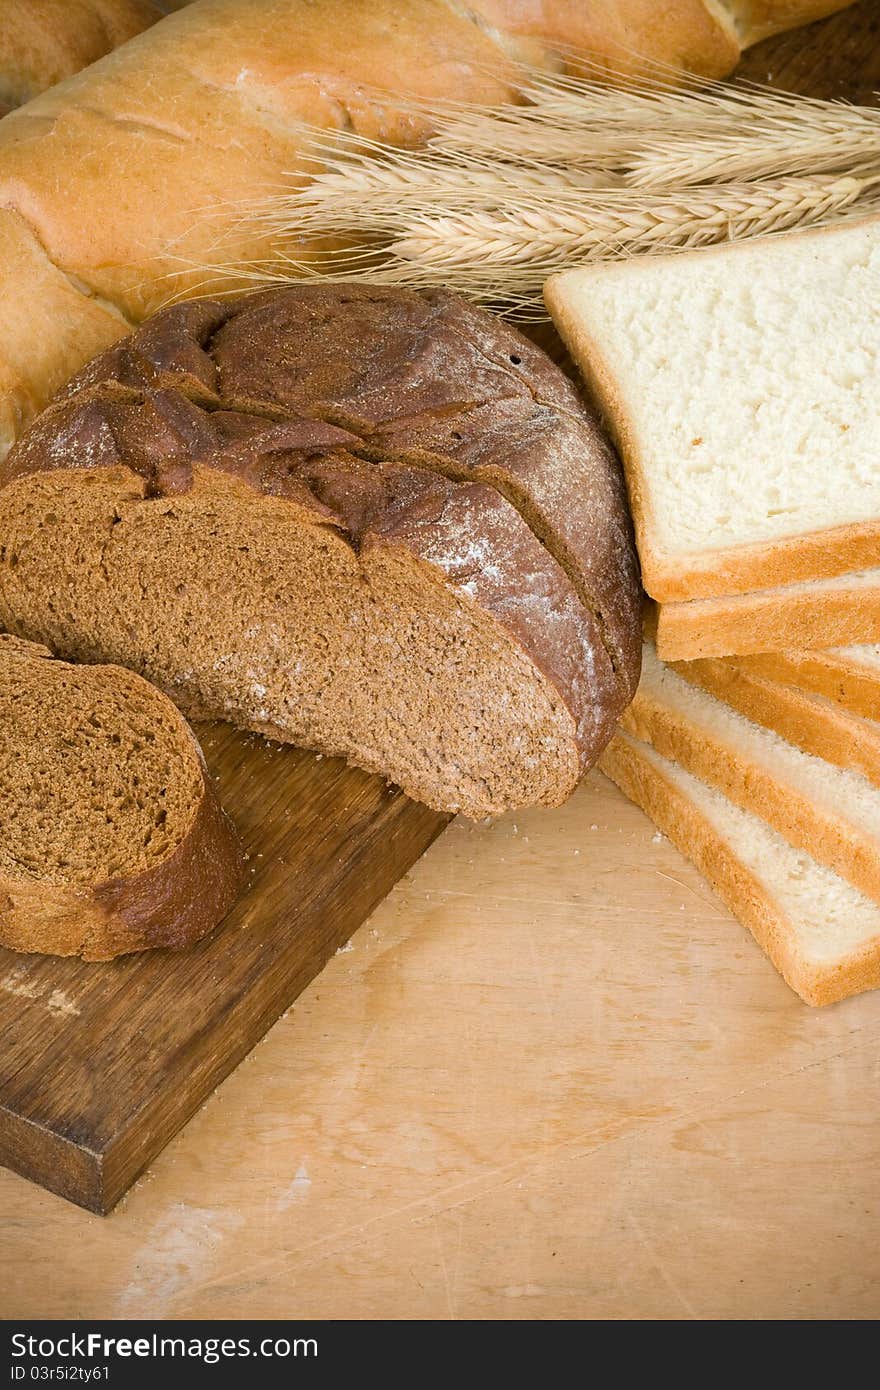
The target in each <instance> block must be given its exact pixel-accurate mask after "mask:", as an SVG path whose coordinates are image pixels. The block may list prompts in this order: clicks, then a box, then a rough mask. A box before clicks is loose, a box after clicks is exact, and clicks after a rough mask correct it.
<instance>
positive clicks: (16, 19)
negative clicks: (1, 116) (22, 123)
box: [0, 0, 165, 108]
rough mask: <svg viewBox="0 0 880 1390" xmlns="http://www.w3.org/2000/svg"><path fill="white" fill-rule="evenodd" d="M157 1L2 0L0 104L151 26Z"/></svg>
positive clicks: (13, 102)
mask: <svg viewBox="0 0 880 1390" xmlns="http://www.w3.org/2000/svg"><path fill="white" fill-rule="evenodd" d="M164 11H165V6H164V5H162V4H161V3H160V2H159V0H155V3H154V0H3V8H2V11H0V106H5V107H6V108H12V107H13V106H21V105H22V104H23V103H24V102H26V101H30V99H31V97H35V96H36V95H37V94H38V92H43V91H45V90H46V88H47V87H51V86H53V84H54V83H56V82H60V81H61V80H62V79H63V78H65V77H70V75H71V74H72V73H75V72H79V70H80V68H84V67H87V66H88V64H89V63H94V62H95V60H96V59H98V58H102V57H103V56H104V54H105V53H109V52H110V50H111V49H113V48H118V46H119V45H120V44H121V43H125V42H126V40H128V39H131V38H134V36H135V34H140V33H142V32H143V30H144V29H147V28H149V26H150V25H151V24H155V22H156V20H157V19H160V18H161V16H162V14H163V13H164Z"/></svg>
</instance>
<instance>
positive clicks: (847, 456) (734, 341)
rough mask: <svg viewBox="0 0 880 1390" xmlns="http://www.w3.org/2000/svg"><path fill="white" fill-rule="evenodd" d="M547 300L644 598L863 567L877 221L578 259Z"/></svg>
mask: <svg viewBox="0 0 880 1390" xmlns="http://www.w3.org/2000/svg"><path fill="white" fill-rule="evenodd" d="M545 297H546V300H547V304H548V307H549V309H550V312H551V313H552V315H553V318H554V320H555V322H556V325H557V327H558V328H559V330H560V332H561V334H562V336H563V338H564V339H565V341H566V343H567V344H568V347H569V349H570V351H571V353H572V356H573V357H574V359H575V361H576V362H577V363H578V366H579V367H580V369H581V371H582V372H583V374H584V376H585V377H586V379H587V382H588V384H589V385H590V387H591V388H592V390H593V391H594V393H595V394H596V395H597V397H598V399H599V403H600V405H601V407H602V409H603V412H604V414H605V416H606V419H607V421H608V423H609V425H610V427H611V429H612V431H613V432H614V434H615V436H616V440H617V443H618V446H619V448H620V451H621V454H622V456H623V460H624V465H625V468H626V473H627V482H628V486H629V491H630V497H631V500H632V504H633V511H634V514H635V521H636V531H637V537H638V543H639V553H640V556H641V560H642V570H643V576H644V583H645V588H646V589H647V591H648V593H649V594H651V595H652V596H653V597H654V598H657V599H661V600H664V601H678V600H687V599H690V598H697V597H711V596H718V595H726V594H736V593H745V592H748V591H749V590H751V589H754V588H759V587H767V586H772V585H777V584H782V583H786V582H788V581H790V580H805V579H810V578H821V577H827V576H830V575H835V574H841V573H844V572H846V571H848V570H859V569H863V568H865V567H867V566H868V565H869V564H871V563H872V560H873V559H874V558H875V557H876V554H877V543H878V540H880V462H878V460H880V412H878V410H877V398H876V380H877V368H878V361H880V219H878V218H866V219H864V220H862V221H859V222H855V223H844V224H840V225H836V226H833V227H827V228H821V229H819V230H813V231H805V232H797V233H792V234H790V235H786V236H782V237H773V238H768V239H758V240H751V241H743V242H737V243H733V244H730V245H727V246H722V247H713V248H710V249H704V250H699V251H692V252H687V253H685V254H680V255H668V256H643V257H633V258H631V259H630V260H627V261H618V262H613V263H603V264H599V265H594V266H585V267H582V268H579V269H576V270H571V271H566V272H563V273H562V274H561V275H557V276H554V277H553V278H552V279H551V280H550V281H549V282H548V284H547V287H546V291H545Z"/></svg>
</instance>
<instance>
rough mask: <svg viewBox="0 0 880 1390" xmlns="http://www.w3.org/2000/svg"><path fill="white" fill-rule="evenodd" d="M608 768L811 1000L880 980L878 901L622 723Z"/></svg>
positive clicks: (604, 764) (829, 1000) (605, 759)
mask: <svg viewBox="0 0 880 1390" xmlns="http://www.w3.org/2000/svg"><path fill="white" fill-rule="evenodd" d="M599 766H600V767H601V769H602V771H603V772H604V773H605V774H606V776H607V777H610V778H611V780H612V781H613V782H616V784H617V786H618V787H620V789H621V791H622V792H624V794H625V795H626V796H628V797H629V798H630V800H632V801H634V802H635V803H636V805H638V806H641V808H642V810H643V811H644V812H645V813H646V814H647V815H648V816H649V817H650V818H651V820H652V821H653V822H654V824H655V825H656V826H657V827H658V828H659V829H660V830H662V832H663V833H664V835H668V836H669V839H670V840H671V841H672V842H673V844H674V845H676V846H677V847H678V849H680V850H681V852H682V854H684V855H685V856H686V857H687V858H688V859H690V860H691V862H692V863H693V864H695V865H696V866H697V868H698V869H699V870H700V872H701V873H702V874H703V875H704V876H705V877H706V878H707V879H708V881H709V883H711V885H712V887H713V888H714V889H715V891H716V893H718V895H719V897H720V898H721V899H722V901H723V902H724V903H725V905H726V906H727V907H728V908H729V909H730V911H731V912H732V913H733V914H734V916H735V917H737V918H738V919H739V921H740V922H742V924H743V926H745V927H748V929H749V931H750V932H751V933H752V935H753V936H754V938H755V940H756V941H757V943H758V945H759V946H760V947H761V949H762V950H763V951H765V952H766V954H767V955H768V956H769V957H770V960H771V961H772V962H773V964H774V965H775V966H776V969H777V970H778V971H779V973H780V975H781V976H782V978H783V979H784V980H785V981H786V983H787V984H788V985H790V986H791V988H792V989H793V990H794V991H795V992H796V993H797V994H799V995H800V997H801V999H803V1000H804V1002H805V1003H807V1004H813V1005H823V1004H833V1003H835V1002H836V1001H837V1000H839V999H845V998H846V997H847V996H848V995H851V994H859V993H861V992H862V991H863V990H866V989H876V988H877V987H878V985H880V907H878V905H877V903H876V902H873V901H872V900H871V899H870V898H866V897H865V896H864V894H862V893H859V892H858V891H857V890H856V889H855V888H853V886H852V885H851V884H849V883H847V882H846V881H845V880H844V879H842V878H840V877H839V875H838V874H835V873H833V872H832V870H831V869H828V868H826V867H825V865H824V864H819V863H817V862H816V860H815V859H813V858H812V857H811V856H810V855H809V854H807V853H806V852H805V851H804V850H802V849H795V848H793V847H792V846H791V845H790V844H789V843H788V842H787V841H786V840H785V839H783V837H782V836H781V835H780V834H778V833H777V832H776V831H775V830H773V829H771V827H770V826H769V825H766V824H765V822H764V821H763V820H761V819H760V817H758V816H755V815H751V814H750V813H749V812H747V811H743V810H742V809H741V808H740V807H739V806H735V805H734V804H733V802H732V801H729V800H728V799H727V798H726V797H725V796H722V795H721V793H720V792H719V791H717V790H716V789H714V788H713V787H709V786H707V785H706V784H705V782H701V781H700V780H699V779H698V778H696V777H694V776H693V775H692V774H690V773H689V772H686V771H685V770H684V769H683V768H681V767H678V766H676V764H675V763H673V762H670V761H669V760H668V759H667V758H664V757H662V756H661V755H660V754H659V753H658V752H657V751H656V750H655V749H654V748H651V747H649V746H648V745H647V744H646V743H643V742H641V741H640V740H638V739H635V738H633V737H632V736H631V735H629V734H626V733H622V732H618V733H617V734H616V735H615V737H614V738H613V739H612V741H611V743H610V744H609V746H608V747H607V748H606V749H605V751H604V753H603V754H602V756H601V758H600V759H599Z"/></svg>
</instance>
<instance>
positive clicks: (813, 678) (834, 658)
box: [736, 643, 880, 719]
mask: <svg viewBox="0 0 880 1390" xmlns="http://www.w3.org/2000/svg"><path fill="white" fill-rule="evenodd" d="M736 665H737V666H738V667H739V669H740V670H742V671H748V672H750V673H752V674H754V675H756V676H761V677H764V678H765V679H767V680H771V681H780V682H782V684H784V685H794V686H797V687H798V688H799V689H800V690H811V691H813V692H814V693H815V694H816V695H821V696H823V697H824V698H825V699H826V700H833V701H834V702H835V703H836V704H838V705H842V706H843V707H844V708H845V709H847V710H849V711H850V713H852V714H859V715H861V716H862V717H863V718H864V719H880V645H877V644H876V643H875V644H873V645H868V646H852V647H829V648H828V649H827V651H821V652H808V651H784V652H763V653H759V654H755V655H753V656H740V657H737V658H736Z"/></svg>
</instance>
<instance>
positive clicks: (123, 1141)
mask: <svg viewBox="0 0 880 1390" xmlns="http://www.w3.org/2000/svg"><path fill="white" fill-rule="evenodd" d="M200 733H201V736H202V743H203V747H204V750H205V755H206V757H207V760H208V765H209V768H210V769H211V772H212V774H213V775H215V776H216V778H217V780H218V783H219V790H220V796H221V799H222V801H223V803H224V805H226V806H227V807H228V808H229V809H230V811H231V813H232V814H233V816H234V818H235V820H236V823H237V824H238V826H239V829H240V830H241V832H242V835H243V838H244V841H245V845H246V847H247V849H248V852H249V853H250V855H251V862H250V873H249V877H248V883H247V887H246V890H245V893H244V895H243V897H242V899H241V900H240V902H239V903H238V904H237V906H236V908H235V909H234V910H233V912H232V914H231V915H230V917H229V918H228V919H227V921H226V922H225V923H224V924H223V925H222V927H220V928H219V930H218V931H216V932H215V933H214V934H213V935H212V936H211V937H210V938H209V939H208V940H206V941H203V942H201V943H200V944H199V945H198V946H197V947H195V948H194V949H192V950H190V951H186V952H182V953H179V954H178V953H173V952H165V951H161V952H159V951H157V952H148V953H142V954H139V955H136V956H129V957H126V958H124V959H122V960H118V961H113V962H108V963H106V964H101V965H95V964H87V963H84V962H82V961H77V960H55V959H53V958H48V957H40V956H28V955H19V954H17V953H15V952H12V951H4V950H0V1035H2V1037H3V1048H2V1052H0V1161H2V1162H3V1163H5V1164H7V1165H8V1166H9V1167H11V1168H14V1169H16V1171H18V1172H20V1173H23V1174H25V1175H26V1176H28V1177H31V1178H33V1179H34V1180H36V1181H37V1182H40V1183H42V1184H43V1185H44V1186H46V1187H48V1188H51V1189H52V1191H54V1192H58V1193H60V1194H61V1195H62V1196H64V1197H67V1198H69V1199H70V1200H71V1201H74V1202H78V1203H80V1204H81V1205H83V1206H86V1207H89V1208H90V1209H91V1210H92V1211H97V1212H106V1211H109V1210H110V1208H111V1207H112V1206H113V1205H114V1203H115V1202H117V1201H118V1199H119V1197H120V1196H121V1195H122V1193H123V1192H124V1191H125V1190H126V1188H127V1187H128V1186H129V1185H130V1184H131V1183H132V1182H133V1181H134V1179H135V1178H136V1177H137V1176H138V1174H139V1173H140V1172H142V1171H143V1169H144V1167H145V1166H146V1164H147V1163H149V1162H150V1160H151V1159H152V1158H153V1157H154V1156H155V1154H156V1153H158V1151H159V1150H160V1149H161V1148H162V1146H163V1145H164V1144H166V1143H167V1142H168V1140H169V1139H170V1138H171V1136H172V1135H173V1134H174V1133H175V1132H176V1131H177V1130H178V1129H179V1128H180V1126H181V1125H182V1124H183V1123H184V1122H185V1121H186V1120H187V1119H188V1117H189V1116H190V1115H191V1114H192V1113H193V1111H194V1110H196V1109H197V1108H198V1106H199V1105H200V1104H201V1103H202V1101H203V1100H204V1099H205V1097H206V1096H207V1095H209V1094H210V1092H211V1090H212V1089H213V1088H214V1087H215V1086H216V1085H217V1084H218V1082H220V1081H222V1079H223V1078H224V1076H226V1075H227V1073H228V1072H229V1071H230V1070H231V1069H232V1067H234V1066H235V1064H236V1063H237V1062H238V1061H240V1060H241V1058H242V1057H243V1056H244V1055H245V1054H246V1053H247V1052H248V1051H249V1049H250V1048H251V1047H253V1045H254V1043H256V1042H257V1041H258V1040H259V1038H261V1037H262V1035H263V1034H264V1032H265V1031H266V1029H267V1028H268V1027H269V1026H270V1025H271V1024H272V1023H274V1021H275V1019H276V1018H277V1017H278V1015H279V1014H280V1013H281V1012H282V1011H283V1010H284V1009H286V1008H287V1007H288V1005H289V1004H290V1003H291V1002H292V1001H293V999H294V998H295V997H296V996H297V995H298V994H299V993H300V991H301V990H303V989H304V988H305V987H306V985H307V984H308V983H309V981H310V980H312V979H313V978H314V976H315V975H316V974H317V973H318V971H319V970H320V969H321V967H322V965H323V964H324V962H325V961H326V960H327V958H328V957H329V956H330V955H332V953H333V951H335V950H336V949H337V948H338V947H339V946H341V945H342V944H343V943H344V942H345V941H347V939H348V938H349V936H350V935H351V933H352V932H353V931H354V929H355V928H356V927H357V926H358V925H359V924H360V923H361V922H362V921H363V919H364V918H365V917H366V916H367V915H368V914H369V913H370V912H371V911H372V910H373V908H374V907H375V906H376V904H377V902H379V901H380V899H381V898H382V897H384V895H385V894H386V893H387V892H388V890H389V889H390V888H391V887H392V885H393V884H394V883H395V882H396V880H397V879H398V878H399V877H400V875H401V874H402V873H404V872H405V871H406V870H407V869H408V868H409V866H410V865H411V864H412V863H413V861H414V860H415V859H416V858H417V857H418V855H419V854H420V853H421V852H422V850H424V849H425V848H426V846H427V845H428V844H429V843H430V841H431V840H432V839H433V837H434V836H435V835H436V834H437V833H438V832H439V830H440V829H441V828H442V827H443V825H445V824H446V821H447V819H448V817H445V816H441V815H438V814H437V813H436V812H432V811H428V810H427V809H426V808H424V807H421V806H417V805H415V804H414V803H413V802H410V801H408V800H407V799H406V797H404V796H403V794H402V793H401V792H399V791H396V790H393V789H390V788H388V787H387V786H386V785H385V783H384V782H383V781H382V780H381V778H377V777H368V776H367V775H366V774H364V773H360V772H357V771H355V770H354V769H351V768H347V767H345V765H344V764H343V763H342V762H340V761H339V760H338V759H317V758H315V756H314V755H311V754H306V753H301V752H299V751H297V750H294V749H292V748H282V747H281V746H280V745H278V744H271V743H267V742H265V741H264V740H262V739H259V738H257V737H255V736H253V735H246V734H241V733H238V732H236V731H235V730H233V729H232V728H231V727H230V726H228V725H219V724H218V725H206V726H203V728H202V729H201V730H200Z"/></svg>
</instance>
